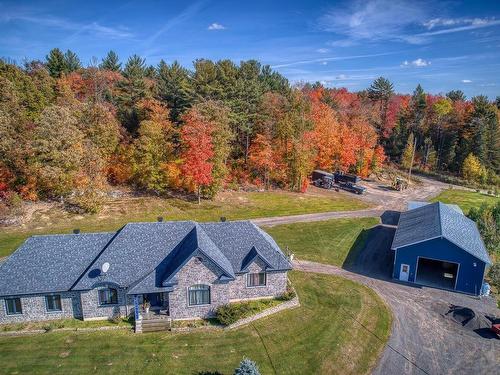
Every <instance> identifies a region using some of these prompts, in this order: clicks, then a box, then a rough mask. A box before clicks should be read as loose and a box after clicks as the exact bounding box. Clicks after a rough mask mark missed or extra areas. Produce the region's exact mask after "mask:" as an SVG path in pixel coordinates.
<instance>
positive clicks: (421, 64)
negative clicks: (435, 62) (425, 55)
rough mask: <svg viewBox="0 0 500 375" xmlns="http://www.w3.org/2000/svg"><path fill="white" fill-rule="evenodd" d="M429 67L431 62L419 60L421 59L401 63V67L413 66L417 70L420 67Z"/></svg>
mask: <svg viewBox="0 0 500 375" xmlns="http://www.w3.org/2000/svg"><path fill="white" fill-rule="evenodd" d="M429 65H431V62H430V61H428V60H424V59H421V58H418V59H416V60H413V61H408V60H405V61H403V62H402V63H401V65H400V66H401V67H410V66H414V67H417V68H421V67H424V66H429Z"/></svg>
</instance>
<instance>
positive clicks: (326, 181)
mask: <svg viewBox="0 0 500 375" xmlns="http://www.w3.org/2000/svg"><path fill="white" fill-rule="evenodd" d="M311 180H312V182H313V184H314V186H318V187H322V188H325V189H331V188H332V187H333V183H334V178H333V174H331V173H329V172H325V171H322V170H319V169H317V170H315V171H313V173H312V176H311Z"/></svg>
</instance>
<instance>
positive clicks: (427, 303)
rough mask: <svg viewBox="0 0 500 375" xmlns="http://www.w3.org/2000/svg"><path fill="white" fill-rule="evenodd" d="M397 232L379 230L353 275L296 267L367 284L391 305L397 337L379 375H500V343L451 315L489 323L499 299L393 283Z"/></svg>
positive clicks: (498, 315) (375, 230)
mask: <svg viewBox="0 0 500 375" xmlns="http://www.w3.org/2000/svg"><path fill="white" fill-rule="evenodd" d="M394 231H395V229H394V227H392V226H384V225H380V226H377V227H375V228H373V229H372V231H371V233H370V235H369V238H368V241H367V243H366V246H365V248H364V249H363V250H362V251H361V252H360V253H359V254H358V256H357V259H356V261H355V262H354V265H352V266H351V267H350V269H349V270H346V269H341V268H339V267H335V266H330V265H323V264H318V263H313V262H307V261H300V260H297V261H295V264H294V266H295V267H296V268H297V269H300V270H303V271H308V272H320V273H329V274H336V275H341V276H344V277H346V278H349V279H353V280H356V281H358V282H361V283H362V284H364V285H367V286H369V287H370V288H372V289H374V290H375V291H376V292H377V293H378V294H379V295H380V296H381V297H382V298H383V299H384V300H385V301H386V303H387V304H388V305H389V306H390V308H391V310H392V313H393V315H394V319H393V327H392V334H391V338H390V340H389V343H388V345H387V347H386V349H385V351H384V353H383V355H382V357H381V359H380V362H379V364H378V366H377V367H376V368H375V370H374V374H381V375H382V374H384V375H388V374H476V375H477V374H498V373H500V340H499V339H497V338H494V337H493V336H492V335H488V334H487V333H486V332H485V330H481V329H474V328H477V327H475V326H474V325H473V324H472V323H468V324H469V325H470V327H464V326H463V325H462V324H459V322H457V321H456V320H454V319H452V315H450V314H453V312H449V310H450V309H451V308H452V306H459V307H460V308H466V309H470V310H471V311H473V312H474V313H475V314H476V315H477V319H479V320H480V321H481V322H482V324H484V322H485V320H484V317H486V316H488V317H490V318H492V319H495V318H496V319H498V318H500V311H499V309H497V308H496V305H495V302H494V300H493V299H492V298H482V299H479V298H475V297H472V296H468V295H464V294H460V293H454V292H451V291H445V290H439V289H433V288H427V287H419V286H415V285H412V284H407V283H399V282H395V281H393V280H392V279H391V277H390V275H391V270H392V261H393V257H392V253H391V250H390V244H391V242H392V237H393V236H394ZM466 311H469V310H466ZM486 323H487V321H486ZM469 328H470V329H469Z"/></svg>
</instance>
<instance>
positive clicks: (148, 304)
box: [142, 299, 151, 314]
mask: <svg viewBox="0 0 500 375" xmlns="http://www.w3.org/2000/svg"><path fill="white" fill-rule="evenodd" d="M150 307H151V302H149V301H148V300H147V299H144V302H143V303H142V309H143V310H144V312H145V313H146V314H148V313H149V308H150Z"/></svg>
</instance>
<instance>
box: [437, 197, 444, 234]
mask: <svg viewBox="0 0 500 375" xmlns="http://www.w3.org/2000/svg"><path fill="white" fill-rule="evenodd" d="M442 204H443V203H441V202H440V201H438V202H437V206H438V215H439V233H441V237H444V233H443V215H442V213H441V205H442Z"/></svg>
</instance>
